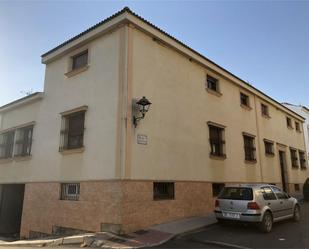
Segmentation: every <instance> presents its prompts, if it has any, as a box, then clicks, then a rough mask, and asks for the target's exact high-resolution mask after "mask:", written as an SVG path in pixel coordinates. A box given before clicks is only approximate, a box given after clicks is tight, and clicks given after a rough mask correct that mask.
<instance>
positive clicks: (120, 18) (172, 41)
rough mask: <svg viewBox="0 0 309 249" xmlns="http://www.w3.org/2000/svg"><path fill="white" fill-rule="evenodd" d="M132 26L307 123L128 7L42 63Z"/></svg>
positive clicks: (53, 52) (55, 51)
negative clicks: (123, 25)
mask: <svg viewBox="0 0 309 249" xmlns="http://www.w3.org/2000/svg"><path fill="white" fill-rule="evenodd" d="M127 22H129V23H132V24H134V25H136V26H137V27H138V28H140V29H141V30H143V31H144V32H147V33H149V34H150V35H152V36H154V37H155V38H158V39H159V40H162V41H164V42H165V43H167V44H169V45H170V46H171V47H173V48H174V49H176V50H177V51H178V52H181V53H182V54H185V55H186V56H188V57H189V58H190V59H192V60H193V59H194V61H196V62H198V63H200V64H202V65H204V66H205V67H207V68H208V69H210V70H214V71H216V72H218V71H219V74H220V75H222V76H223V77H225V78H227V79H229V80H231V81H232V82H237V84H238V85H239V86H240V87H243V88H245V89H247V90H249V91H251V92H252V93H255V94H257V95H258V96H260V97H262V98H263V99H264V100H266V101H268V102H270V103H272V104H273V105H275V106H276V107H277V108H280V109H281V110H282V111H285V112H286V113H288V114H290V115H292V116H294V117H295V118H298V119H299V120H301V121H304V120H305V119H304V117H302V116H300V115H299V114H297V113H296V112H294V111H292V110H290V109H289V108H287V107H286V106H284V105H282V104H281V103H279V102H278V101H276V100H275V99H273V98H271V97H270V96H268V95H267V94H265V93H263V92H262V91H260V90H259V89H257V88H255V87H254V86H252V85H251V84H249V83H247V82H245V81H244V80H242V79H241V78H239V77H238V76H236V75H234V74H233V73H231V72H229V71H228V70H226V69H225V68H223V67H221V66H220V65H218V64H216V63H215V62H213V61H212V60H210V59H208V58H207V57H205V56H204V55H202V54H200V53H199V52H197V51H195V50H194V49H192V48H190V47H189V46H187V45H186V44H184V43H182V42H181V41H179V40H177V39H176V38H174V37H173V36H171V35H169V34H168V33H166V32H165V31H163V30H161V29H160V28H158V27H157V26H155V25H153V24H152V23H150V22H148V21H147V20H145V19H144V18H142V17H140V16H139V15H137V14H135V13H134V12H132V11H131V10H130V9H128V8H124V9H122V10H121V11H119V12H117V13H116V14H114V15H113V16H111V17H109V18H107V19H105V20H104V21H102V22H101V23H98V24H97V25H95V26H93V27H91V28H90V29H88V30H86V31H84V32H82V33H80V34H79V35H77V36H75V37H73V38H72V39H70V40H68V41H66V42H65V43H63V44H61V45H59V46H57V47H55V48H54V49H52V50H50V51H48V52H47V53H45V54H43V55H42V63H44V64H47V63H49V62H51V61H53V60H55V59H57V58H59V57H61V56H62V55H64V54H66V53H68V52H70V51H72V50H74V49H76V48H78V47H81V46H83V45H85V44H86V43H88V42H89V41H91V40H93V39H96V38H97V37H99V36H101V35H103V34H105V33H107V32H109V31H111V30H112V29H113V28H116V27H119V26H120V25H122V24H123V23H127Z"/></svg>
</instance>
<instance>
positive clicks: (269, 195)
mask: <svg viewBox="0 0 309 249" xmlns="http://www.w3.org/2000/svg"><path fill="white" fill-rule="evenodd" d="M261 190H262V193H263V198H264V200H265V201H271V200H276V199H277V198H276V195H275V194H274V192H273V191H272V190H271V188H269V187H263V188H261Z"/></svg>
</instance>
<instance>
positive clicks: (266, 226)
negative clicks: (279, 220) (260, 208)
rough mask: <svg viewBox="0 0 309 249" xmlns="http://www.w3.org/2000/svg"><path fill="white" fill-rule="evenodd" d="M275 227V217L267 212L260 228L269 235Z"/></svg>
mask: <svg viewBox="0 0 309 249" xmlns="http://www.w3.org/2000/svg"><path fill="white" fill-rule="evenodd" d="M272 227H273V217H272V215H271V213H270V212H268V211H266V212H265V214H264V216H263V220H262V222H261V223H260V225H259V228H260V230H261V231H262V232H264V233H269V232H270V231H271V229H272Z"/></svg>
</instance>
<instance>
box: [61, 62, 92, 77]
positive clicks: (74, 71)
mask: <svg viewBox="0 0 309 249" xmlns="http://www.w3.org/2000/svg"><path fill="white" fill-rule="evenodd" d="M88 68H89V65H86V66H83V67H81V68H78V69H74V70H72V71H70V72H67V73H65V74H64V75H65V76H67V77H68V78H70V77H73V76H75V75H76V74H79V73H81V72H84V71H86V70H87V69H88Z"/></svg>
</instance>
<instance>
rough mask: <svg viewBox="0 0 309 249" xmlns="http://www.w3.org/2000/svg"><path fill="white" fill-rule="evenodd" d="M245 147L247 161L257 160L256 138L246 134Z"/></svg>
mask: <svg viewBox="0 0 309 249" xmlns="http://www.w3.org/2000/svg"><path fill="white" fill-rule="evenodd" d="M244 144H245V145H244V148H245V160H246V161H255V160H256V157H255V151H256V148H255V146H254V138H252V137H248V136H244Z"/></svg>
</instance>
